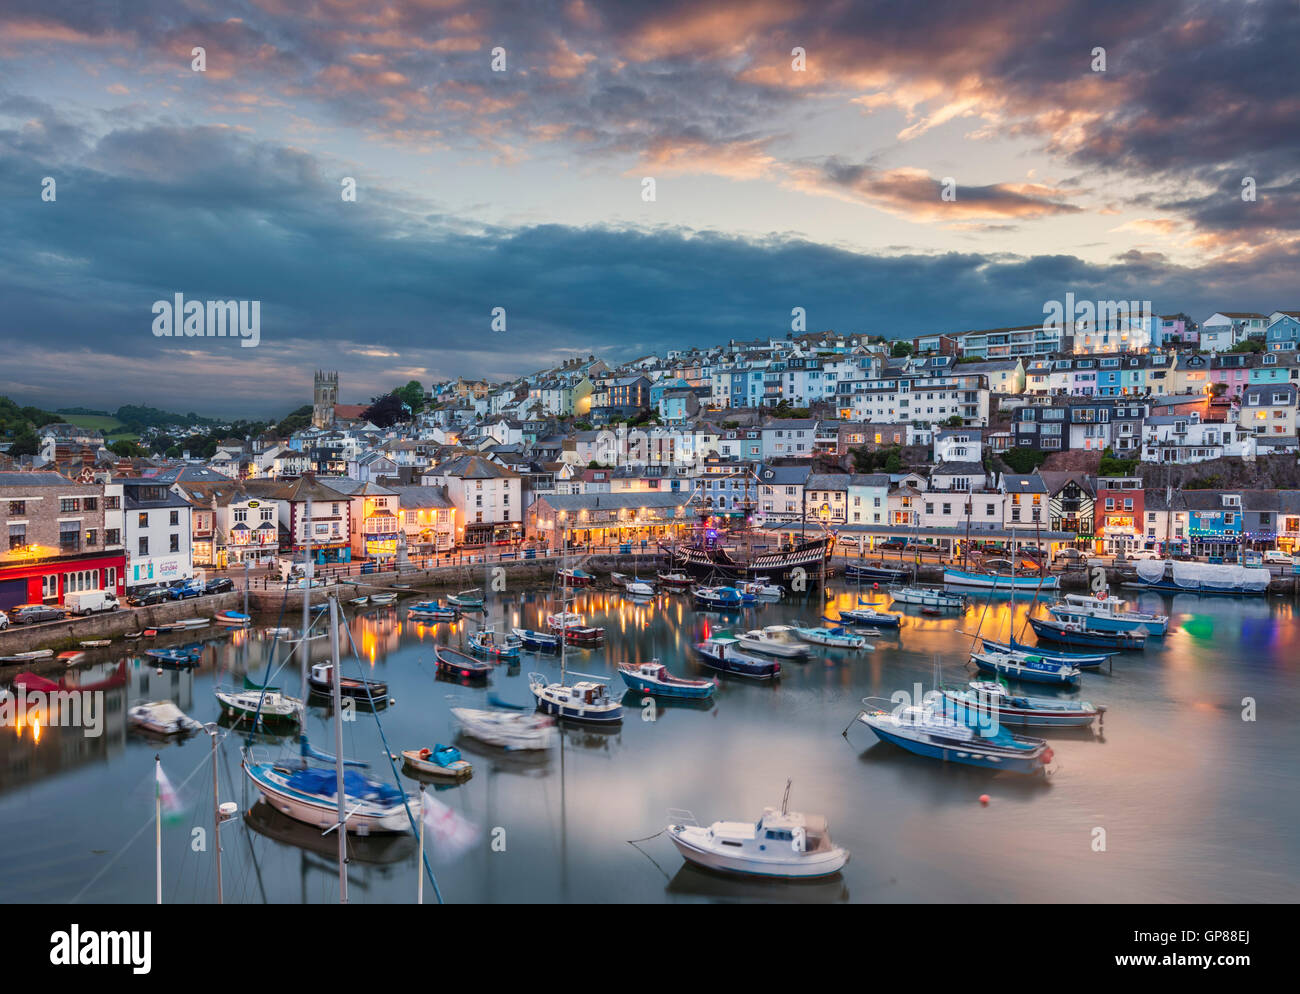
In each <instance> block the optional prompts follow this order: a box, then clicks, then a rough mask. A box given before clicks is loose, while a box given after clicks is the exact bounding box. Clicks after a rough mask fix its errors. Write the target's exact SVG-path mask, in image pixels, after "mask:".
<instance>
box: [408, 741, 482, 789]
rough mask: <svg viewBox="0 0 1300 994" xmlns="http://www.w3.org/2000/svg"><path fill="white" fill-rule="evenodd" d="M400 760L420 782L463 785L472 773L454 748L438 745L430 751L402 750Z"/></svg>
mask: <svg viewBox="0 0 1300 994" xmlns="http://www.w3.org/2000/svg"><path fill="white" fill-rule="evenodd" d="M402 759H403V760H405V761H406V765H407V766H408V767H410V769H411V770H412V771H414V772H415V773H416V774H417V775H418V777H419V779H422V780H435V781H438V782H439V783H464V782H465V781H466V780H468V779H469V778H470V777H471V776H472V775H473V773H474V767H473V766H471V765H470V763H469V761H468V760H465V759H462V758H461V755H460V750H459V749H457V748H456V747H455V746H449V745H441V744H439V745H435V746H434V747H433V748H432V749H429V748H427V747H426V748H424V749H403V750H402Z"/></svg>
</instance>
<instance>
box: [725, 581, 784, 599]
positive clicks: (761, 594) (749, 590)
mask: <svg viewBox="0 0 1300 994" xmlns="http://www.w3.org/2000/svg"><path fill="white" fill-rule="evenodd" d="M737 587H738V588H739V589H740V592H741V593H742V594H749V595H751V596H752V597H756V598H759V599H761V600H780V599H781V598H782V597H784V596H785V588H784V587H783V586H781V585H780V584H779V583H767V582H765V581H763V580H747V581H745V582H743V583H739V584H737Z"/></svg>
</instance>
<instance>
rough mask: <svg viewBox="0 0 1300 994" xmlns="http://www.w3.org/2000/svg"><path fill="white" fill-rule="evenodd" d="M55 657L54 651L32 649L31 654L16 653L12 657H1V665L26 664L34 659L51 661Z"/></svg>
mask: <svg viewBox="0 0 1300 994" xmlns="http://www.w3.org/2000/svg"><path fill="white" fill-rule="evenodd" d="M53 655H54V650H53V649H32V650H31V651H30V652H15V653H14V654H13V655H11V656H0V663H26V662H29V661H30V660H33V659H49V658H50V657H51V656H53Z"/></svg>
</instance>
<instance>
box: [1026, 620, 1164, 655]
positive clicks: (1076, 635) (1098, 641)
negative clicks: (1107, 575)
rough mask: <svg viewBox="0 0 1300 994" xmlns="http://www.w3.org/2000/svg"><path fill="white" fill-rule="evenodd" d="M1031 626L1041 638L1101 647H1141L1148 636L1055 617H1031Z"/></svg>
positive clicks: (1074, 644) (1066, 643) (1075, 645)
mask: <svg viewBox="0 0 1300 994" xmlns="http://www.w3.org/2000/svg"><path fill="white" fill-rule="evenodd" d="M1029 626H1030V627H1031V628H1033V630H1034V634H1035V635H1037V636H1038V637H1039V638H1040V639H1043V640H1044V641H1047V642H1055V643H1057V644H1058V645H1068V646H1073V647H1079V648H1088V647H1090V646H1092V647H1096V648H1101V649H1141V648H1143V647H1144V646H1145V645H1146V636H1145V635H1139V634H1137V633H1136V632H1099V631H1093V630H1091V629H1088V628H1084V627H1083V626H1082V625H1080V624H1078V623H1076V622H1070V621H1057V620H1055V619H1053V618H1030V619H1029Z"/></svg>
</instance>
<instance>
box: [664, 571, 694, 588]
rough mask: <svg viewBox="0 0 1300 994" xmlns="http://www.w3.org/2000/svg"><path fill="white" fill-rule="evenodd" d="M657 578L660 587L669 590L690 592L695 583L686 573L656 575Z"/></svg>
mask: <svg viewBox="0 0 1300 994" xmlns="http://www.w3.org/2000/svg"><path fill="white" fill-rule="evenodd" d="M655 578H656V579H657V580H658V581H659V586H661V587H664V588H666V589H668V590H690V589H691V585H692V584H693V583H694V582H695V581H694V580H692V579H691V578H690V577H689V576H687V575H686V574H685V573H656V574H655Z"/></svg>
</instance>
